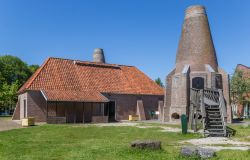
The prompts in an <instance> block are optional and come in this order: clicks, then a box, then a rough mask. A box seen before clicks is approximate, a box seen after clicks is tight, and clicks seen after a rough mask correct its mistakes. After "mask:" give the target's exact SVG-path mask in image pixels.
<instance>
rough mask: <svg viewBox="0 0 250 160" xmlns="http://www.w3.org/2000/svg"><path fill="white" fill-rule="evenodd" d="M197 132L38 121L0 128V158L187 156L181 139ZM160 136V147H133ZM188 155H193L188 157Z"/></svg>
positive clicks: (225, 154)
mask: <svg viewBox="0 0 250 160" xmlns="http://www.w3.org/2000/svg"><path fill="white" fill-rule="evenodd" d="M198 137H201V136H200V135H198V134H187V135H182V134H180V133H171V132H161V131H160V128H157V125H156V126H155V128H137V127H132V126H130V127H127V126H126V127H114V126H112V127H111V126H109V127H97V126H93V125H86V126H85V125H42V126H34V127H30V128H23V129H15V130H11V131H4V132H0V159H1V160H5V159H6V160H15V159H18V160H19V159H25V160H30V159H35V160H42V159H46V160H47V159H51V160H57V159H58V160H71V159H75V160H78V159H86V160H91V159H98V160H99V159H100V160H113V159H115V160H116V159H124V160H130V159H131V160H137V159H143V160H147V159H150V160H152V159H155V160H158V159H176V160H182V159H187V158H186V157H181V156H180V155H179V151H180V147H181V146H180V144H179V143H178V142H179V141H181V140H185V139H190V138H198ZM143 139H151V140H160V141H162V147H163V149H162V150H160V151H149V150H134V149H130V147H129V144H130V142H131V141H133V140H143ZM247 157H250V153H249V152H247V151H221V152H218V154H217V157H216V158H214V159H218V160H219V159H230V160H231V159H246V158H247ZM189 159H197V158H194V157H190V158H189Z"/></svg>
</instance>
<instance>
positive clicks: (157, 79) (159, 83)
mask: <svg viewBox="0 0 250 160" xmlns="http://www.w3.org/2000/svg"><path fill="white" fill-rule="evenodd" d="M155 83H157V84H158V85H159V86H161V87H164V85H163V83H162V81H161V79H160V77H158V78H156V79H155Z"/></svg>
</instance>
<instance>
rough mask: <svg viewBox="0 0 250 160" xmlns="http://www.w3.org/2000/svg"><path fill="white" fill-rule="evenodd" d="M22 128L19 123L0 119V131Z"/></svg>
mask: <svg viewBox="0 0 250 160" xmlns="http://www.w3.org/2000/svg"><path fill="white" fill-rule="evenodd" d="M17 128H22V126H21V124H20V121H12V120H2V119H0V131H6V130H11V129H17Z"/></svg>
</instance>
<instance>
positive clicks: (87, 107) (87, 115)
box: [84, 103, 92, 123]
mask: <svg viewBox="0 0 250 160" xmlns="http://www.w3.org/2000/svg"><path fill="white" fill-rule="evenodd" d="M91 120H92V104H91V103H84V122H85V123H90V122H91Z"/></svg>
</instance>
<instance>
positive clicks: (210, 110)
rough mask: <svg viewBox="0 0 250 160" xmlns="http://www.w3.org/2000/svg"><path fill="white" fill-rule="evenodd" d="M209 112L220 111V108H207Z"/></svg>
mask: <svg viewBox="0 0 250 160" xmlns="http://www.w3.org/2000/svg"><path fill="white" fill-rule="evenodd" d="M207 112H220V109H207Z"/></svg>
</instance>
